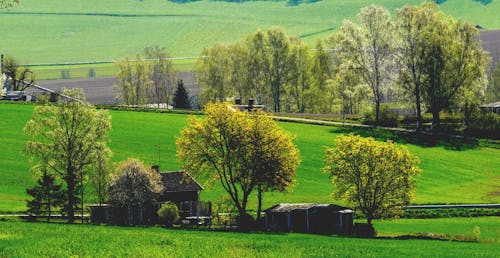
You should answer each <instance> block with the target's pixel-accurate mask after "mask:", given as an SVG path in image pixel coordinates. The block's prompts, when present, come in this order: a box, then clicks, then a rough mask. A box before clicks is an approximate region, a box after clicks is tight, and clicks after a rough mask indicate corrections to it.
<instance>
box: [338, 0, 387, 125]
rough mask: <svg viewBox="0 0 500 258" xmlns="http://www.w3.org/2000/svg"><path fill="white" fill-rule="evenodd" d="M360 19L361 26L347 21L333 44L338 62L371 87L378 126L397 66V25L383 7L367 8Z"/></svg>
mask: <svg viewBox="0 0 500 258" xmlns="http://www.w3.org/2000/svg"><path fill="white" fill-rule="evenodd" d="M357 17H358V20H359V23H358V24H355V23H353V22H351V21H345V22H344V23H343V24H342V26H341V27H340V30H339V32H338V33H336V34H335V35H334V36H333V38H332V39H330V42H334V45H333V48H335V54H336V58H337V59H338V60H339V62H341V63H344V67H346V68H347V69H349V70H352V71H353V72H354V73H355V74H356V75H357V78H358V80H359V83H360V84H366V85H368V86H369V87H370V88H371V91H372V95H373V102H374V104H375V116H376V122H377V123H378V121H379V110H380V103H381V101H382V98H383V91H384V88H385V87H388V86H389V84H390V82H391V81H390V79H391V78H390V77H391V72H392V67H393V65H394V62H393V61H394V55H393V51H394V47H395V44H394V26H393V23H392V20H391V15H390V13H389V11H388V10H387V9H385V8H383V7H380V6H374V5H371V6H367V7H364V8H363V9H361V12H360V13H359V14H358V16H357Z"/></svg>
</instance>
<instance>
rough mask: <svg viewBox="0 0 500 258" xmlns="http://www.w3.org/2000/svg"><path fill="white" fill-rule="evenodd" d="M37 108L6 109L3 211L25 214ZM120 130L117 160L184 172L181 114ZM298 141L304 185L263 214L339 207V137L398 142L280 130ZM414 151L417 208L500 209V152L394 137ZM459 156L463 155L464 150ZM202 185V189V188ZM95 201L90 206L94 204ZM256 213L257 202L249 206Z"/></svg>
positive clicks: (211, 194)
mask: <svg viewBox="0 0 500 258" xmlns="http://www.w3.org/2000/svg"><path fill="white" fill-rule="evenodd" d="M32 110H33V106H32V105H23V104H6V103H0V118H1V119H0V135H2V137H0V146H2V147H3V148H2V150H1V152H0V176H1V178H2V180H0V212H15V211H22V210H24V209H25V199H26V198H27V195H26V194H25V189H26V188H28V187H31V186H32V185H33V182H34V181H33V179H32V176H31V174H30V172H29V168H30V163H29V159H28V157H26V156H25V155H24V154H23V152H22V149H23V146H24V143H25V141H26V136H25V135H24V134H23V132H22V128H23V126H24V124H25V123H26V121H28V120H29V118H30V116H31V112H32ZM111 115H112V117H113V122H112V124H113V129H112V132H111V134H110V137H109V138H110V142H109V146H110V148H111V149H112V151H113V153H114V155H113V161H120V160H124V159H126V158H128V157H136V158H139V159H141V160H143V161H144V162H146V163H147V164H158V163H159V164H160V166H161V169H162V170H163V171H167V170H177V169H180V168H181V166H180V164H179V163H178V162H177V159H176V157H175V137H176V136H177V135H178V134H179V131H180V130H181V129H182V128H183V127H184V126H186V124H187V116H186V115H182V114H168V113H163V114H160V113H147V112H131V111H112V112H111ZM280 125H281V126H282V127H283V128H284V129H286V130H288V131H290V132H291V133H292V134H294V135H295V136H296V140H295V143H296V145H297V146H298V148H299V150H300V154H301V159H302V163H301V165H300V167H299V169H298V172H297V185H296V186H295V188H294V189H293V191H292V192H290V193H285V194H280V193H268V194H265V195H264V207H269V206H271V205H273V204H275V203H278V202H318V203H323V202H328V203H330V202H333V203H342V202H341V201H339V200H335V199H334V198H333V197H332V196H331V193H332V191H333V187H332V185H331V183H330V180H329V178H328V175H326V174H324V173H322V167H323V166H324V163H323V156H324V146H332V145H333V141H334V139H335V137H336V136H338V135H339V134H344V133H350V132H354V133H357V134H360V135H365V136H369V135H373V136H376V137H378V138H380V139H385V138H394V136H393V135H392V134H389V133H387V132H384V131H380V130H375V131H364V130H354V129H348V128H341V127H331V126H319V125H306V124H296V123H280ZM394 139H395V140H398V139H399V141H400V144H402V145H405V146H407V147H408V148H409V149H410V151H411V152H412V153H414V154H415V155H417V156H418V157H419V158H420V160H421V163H420V167H421V168H422V170H423V173H422V175H421V176H419V177H418V178H417V193H416V199H415V201H414V203H498V202H500V192H499V190H498V189H500V180H499V179H500V149H498V148H490V147H481V145H480V144H479V145H466V144H462V143H460V142H454V143H453V144H446V142H436V143H432V142H430V141H423V140H419V139H417V140H416V141H415V142H413V143H410V142H411V141H410V139H405V138H394ZM458 149H460V150H458ZM202 183H203V182H202ZM220 194H224V193H223V191H222V190H221V188H219V187H217V185H216V186H215V187H213V188H207V189H206V190H205V191H203V193H202V195H201V198H202V199H204V200H215V199H216V197H217V196H218V195H220ZM92 201H93V200H92V199H91V200H88V202H92ZM255 206H256V203H255V201H252V203H250V207H251V208H254V207H255Z"/></svg>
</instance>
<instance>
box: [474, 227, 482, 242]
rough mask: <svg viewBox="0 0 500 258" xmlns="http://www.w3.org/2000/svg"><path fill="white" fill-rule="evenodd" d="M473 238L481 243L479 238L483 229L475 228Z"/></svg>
mask: <svg viewBox="0 0 500 258" xmlns="http://www.w3.org/2000/svg"><path fill="white" fill-rule="evenodd" d="M472 238H473V239H474V240H475V241H479V238H481V229H480V228H479V226H475V227H474V229H473V230H472Z"/></svg>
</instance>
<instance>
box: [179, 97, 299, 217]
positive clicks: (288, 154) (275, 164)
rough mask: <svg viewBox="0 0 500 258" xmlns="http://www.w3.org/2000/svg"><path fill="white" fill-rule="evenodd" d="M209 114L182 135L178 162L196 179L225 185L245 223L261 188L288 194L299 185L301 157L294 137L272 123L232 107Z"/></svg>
mask: <svg viewBox="0 0 500 258" xmlns="http://www.w3.org/2000/svg"><path fill="white" fill-rule="evenodd" d="M204 111H205V114H206V119H197V118H191V119H190V120H189V125H188V127H186V128H184V129H183V130H182V131H181V136H180V137H178V138H177V140H176V145H177V156H178V158H179V160H180V161H181V163H182V164H183V166H184V168H185V169H186V170H189V171H191V172H192V173H193V175H195V176H202V175H204V176H207V177H209V178H212V180H213V181H219V182H220V183H221V185H222V187H223V188H224V190H225V191H226V192H227V193H228V194H229V197H230V198H231V200H232V202H233V203H234V204H235V206H236V208H237V210H238V214H239V216H238V217H239V218H240V219H242V218H246V217H248V215H247V212H246V208H247V204H248V201H249V197H250V194H251V193H252V192H253V190H254V189H255V188H257V187H259V188H260V189H261V190H260V191H261V192H262V191H265V190H271V189H276V190H284V189H286V188H288V187H289V186H290V185H292V184H293V178H294V176H295V169H296V167H297V165H298V162H299V161H298V159H299V158H298V151H297V149H296V147H295V146H294V145H293V144H292V138H291V136H290V135H289V134H288V133H286V132H284V131H283V130H281V129H280V128H279V127H277V125H275V124H274V122H273V121H272V120H271V119H270V118H268V117H265V116H262V115H258V114H255V115H254V114H249V113H247V112H242V111H239V110H237V109H234V108H232V107H230V106H228V104H227V103H213V104H208V105H207V106H206V107H205V110H204ZM281 177H283V178H281ZM259 201H260V200H259ZM244 223H245V222H244V220H240V221H239V224H240V227H244V226H247V225H244Z"/></svg>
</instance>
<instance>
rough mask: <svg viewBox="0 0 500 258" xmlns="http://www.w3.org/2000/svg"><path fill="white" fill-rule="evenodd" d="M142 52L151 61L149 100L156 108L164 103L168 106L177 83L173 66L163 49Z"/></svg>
mask: <svg viewBox="0 0 500 258" xmlns="http://www.w3.org/2000/svg"><path fill="white" fill-rule="evenodd" d="M144 52H145V56H146V58H147V59H153V62H152V64H151V87H150V88H149V95H150V97H149V99H150V101H151V102H153V103H156V104H157V106H158V107H160V104H161V103H166V104H167V106H168V105H169V103H170V98H171V96H172V94H173V91H174V85H175V82H176V81H177V72H176V71H175V69H174V64H173V63H172V60H171V59H169V57H168V55H167V53H166V50H165V49H163V48H159V47H149V48H146V49H145V51H144Z"/></svg>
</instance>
